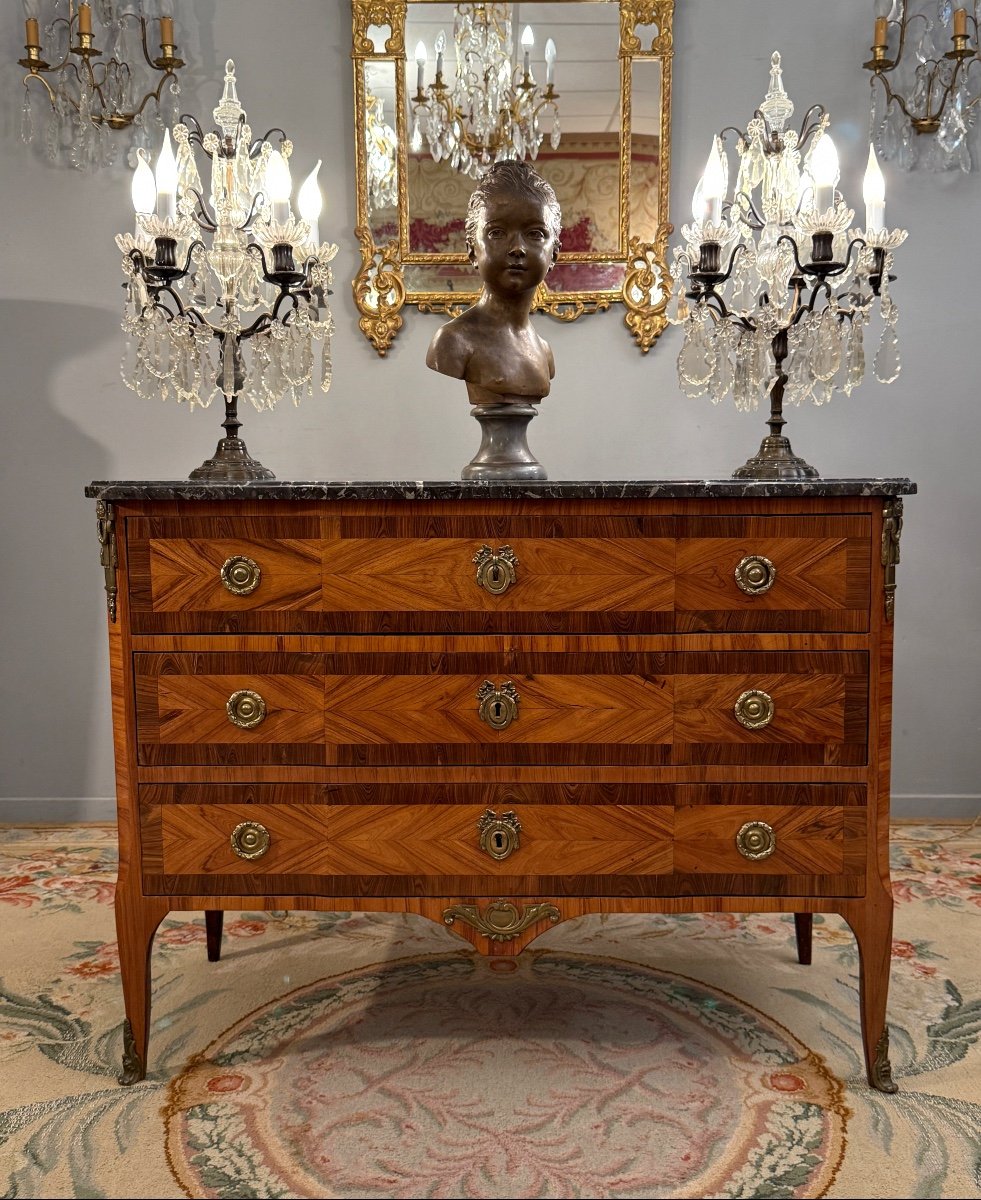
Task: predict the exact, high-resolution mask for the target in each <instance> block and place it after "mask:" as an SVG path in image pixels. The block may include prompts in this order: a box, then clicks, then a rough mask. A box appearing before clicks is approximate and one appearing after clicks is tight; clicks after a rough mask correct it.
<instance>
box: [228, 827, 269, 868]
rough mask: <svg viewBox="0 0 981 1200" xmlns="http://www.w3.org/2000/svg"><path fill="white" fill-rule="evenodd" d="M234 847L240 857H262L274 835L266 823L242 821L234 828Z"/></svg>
mask: <svg viewBox="0 0 981 1200" xmlns="http://www.w3.org/2000/svg"><path fill="white" fill-rule="evenodd" d="M230 840H231V843H232V849H233V850H234V851H235V853H236V854H237V855H238V856H239V858H247V859H250V860H251V859H253V858H262V856H263V855H264V854H265V853H266V851H267V850H268V849H269V846H270V845H271V843H272V837H271V835H270V833H269V830H268V829H267V828H266V827H265V825H260V824H259V822H258V821H242V822H241V824H239V825H236V826H235V828H234V829H233V830H232V836H231V839H230Z"/></svg>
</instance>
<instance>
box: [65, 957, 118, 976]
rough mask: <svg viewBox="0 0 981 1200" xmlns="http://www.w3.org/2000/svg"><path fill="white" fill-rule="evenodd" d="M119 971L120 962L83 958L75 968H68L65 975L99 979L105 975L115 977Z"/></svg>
mask: <svg viewBox="0 0 981 1200" xmlns="http://www.w3.org/2000/svg"><path fill="white" fill-rule="evenodd" d="M118 970H119V960H118V959H117V960H116V961H115V962H112V961H111V960H109V959H106V958H83V959H82V961H81V962H78V963H75V965H74V966H71V967H66V968H65V974H67V975H77V976H78V977H79V978H80V979H98V978H100V977H101V976H103V975H114V974H115V973H116V972H117V971H118Z"/></svg>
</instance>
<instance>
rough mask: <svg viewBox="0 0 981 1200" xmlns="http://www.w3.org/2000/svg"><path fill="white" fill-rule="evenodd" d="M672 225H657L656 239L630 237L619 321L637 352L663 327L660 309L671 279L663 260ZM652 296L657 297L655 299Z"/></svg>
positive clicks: (645, 348)
mask: <svg viewBox="0 0 981 1200" xmlns="http://www.w3.org/2000/svg"><path fill="white" fill-rule="evenodd" d="M673 231H674V226H673V225H669V224H665V225H661V226H660V227H659V229H658V231H657V240H656V241H654V242H642V241H640V239H639V238H631V239H630V255H629V264H630V265H629V267H628V269H627V275H626V278H625V279H624V281H623V303H624V306H625V308H626V310H627V315H626V316H625V317H624V318H623V323H624V325H626V327H627V328H628V329H629V330H630V332H631V333H632V334H633V335H634V340H635V341H636V343H637V345H638V346H639V347H640V349H641V352H642V353H643V354H646V353H647V352H648V350H650V348H651V346H653V345H654V343H655V342H656V341H657V339H658V338H659V337H660V336H661V334H662V333H663V332H664V330H665V329H666V328H667V324H668V319H667V317H666V316H665V315H664V311H665V309H666V308H667V306H668V297H669V296H670V295H671V286H672V279H671V275H670V273H669V271H668V270H667V268H666V266H665V265H664V263H665V255H666V253H667V245H668V236H669V235H670V234H671V233H672V232H673ZM654 296H657V297H658V298H657V299H656V300H655V299H654Z"/></svg>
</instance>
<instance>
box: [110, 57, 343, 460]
mask: <svg viewBox="0 0 981 1200" xmlns="http://www.w3.org/2000/svg"><path fill="white" fill-rule="evenodd" d="M214 119H215V123H216V124H217V126H218V128H217V129H215V130H213V131H212V132H210V133H207V134H206V133H204V132H203V131H202V129H201V126H200V125H199V124H198V122H197V121H196V120H194V118H193V117H189V116H186V115H185V116H183V117H182V120H181V123H180V124H178V125H176V126H175V127H174V140H175V141H176V142H177V155H176V157H175V155H174V153H173V151H172V149H171V144H170V133H169V131H168V132H167V133H166V134H165V135H164V144H163V148H162V150H161V152H160V157H159V158H158V160H157V165H156V177H155V178H154V173H153V172H152V171H151V170H150V166H149V164H148V162H147V161H146V158H145V156H143V155H142V152H141V159H140V163H139V165H138V166H137V168H136V173H135V175H134V177H133V204H134V207H135V208H136V234H135V236H134V235H132V234H128V233H127V234H121V235H120V236H119V237H117V238H116V244H117V246H118V247H119V249H120V250H121V251H122V253H123V262H122V266H123V271H124V273H125V275H126V278H127V303H126V311H125V315H124V318H123V329H124V331H125V332H126V335H127V346H126V353H125V357H124V359H123V364H122V374H123V381H124V382H125V383H126V385H127V386H128V387H130V388H132V389H133V390H134V391H135V392H137V393H138V394H139V395H140V396H144V397H150V396H159V397H160V398H161V399H163V400H166V399H167V397H168V396H170V395H173V396H174V397H175V398H176V399H177V400H178V402H181V401H186V402H187V403H188V404H189V405H190V406H191V407H192V408H193V407H194V406H195V405H202V406H204V407H207V405H209V404H210V403H211V401H212V399H213V398H214V397H215V396H216V395H219V394H220V395H222V396H223V397H224V401H225V419H224V421H223V422H222V426H223V428H224V429H225V433H226V436H225V437H224V438H222V439H221V441H220V442H219V443H218V449H217V451H216V453H215V455H214V457H213V458H211V459H209V460H208V461H207V462H205V463H204V464H203V465H202V466H200V467H198V468H197V469H196V470H194V471H192V472H191V476H190V478H191V479H202V480H207V481H209V482H227V483H244V482H248V481H250V480H253V479H271V478H273V473H272V472H271V471H269V470H268V469H267V468H266V467H263V466H262V465H261V463H258V462H256V461H255V459H253V458H252V457H251V456H250V455H249V453H248V451H247V450H246V447H245V443H244V442H243V441H242V439H241V438H240V437H239V436H238V431H239V429H240V428H241V421H240V420H239V418H238V400H239V397H240V396H245V397H247V398H248V399H249V400H251V402H252V404H253V406H254V407H255V408H256V409H259V410H261V409H263V408H272V407H273V406H274V405H275V404H276V402H277V401H278V400H279V399H280V398H281V397H282V396H283V395H288V396H291V397H292V399H293V401H294V403H296V402H297V401H298V400H299V398H300V396H301V395H302V394H303V393H304V392H308V393H309V392H312V390H313V378H314V369H315V363H316V355H315V347H316V345H317V344H318V343H319V344H321V345H322V346H323V354H322V361H321V367H320V372H319V378H320V384H321V386H322V388H323V390H324V391H325V392H326V391H327V389H328V388H329V386H330V379H331V360H330V349H329V346H330V334H331V331H332V328H333V321H332V319H331V314H330V310H329V309H328V308H327V306H326V302H325V301H324V299H323V297H324V294H325V293H326V291H327V289H328V287H329V285H330V278H331V273H330V266H329V265H328V264H329V263H330V261H331V259H332V258H333V257H334V255H335V254H336V253H337V247H336V246H334V245H330V244H328V243H326V242H321V241H320V233H319V228H318V220H319V217H320V211H321V206H322V203H323V201H322V197H321V194H320V189H319V187H318V186H317V180H316V176H317V171H318V170H319V168H320V163H319V162H318V163H317V165H316V167H314V169H313V170H312V171H311V172H310V174H309V176H308V177H307V179H306V181H305V183H304V184H303V185H302V187H301V188H300V190H299V194H298V197H297V204H298V207H299V210H300V219H299V220H297V218H296V217H294V215H293V212H292V209H291V208H290V193H291V192H292V180H291V178H290V173H289V167H288V165H287V159H288V158H289V156H290V154H291V153H292V149H293V146H292V143H291V142H290V141H288V140H287V138H286V137H285V135H284V134H283V132H282V130H279V129H277V130H271V131H270V132H269V133H267V134H266V135H265V137H262V138H256V139H255V140H253V137H252V130H251V129H250V128H249V125H248V123H247V121H246V116H245V110H244V109H243V108H242V105H241V104H240V103H239V99H238V95H237V92H236V84H235V64H234V63H233V62H232V61H231V59H229V60H228V62H227V63H226V64H225V88H224V92H223V94H222V97H221V101H220V102H219V104H218V106H217V108H215V110H214ZM273 134H278V135H279V137H280V141H279V145H278V148H275V149H274V148H273V146H272V144H271V138H272V137H273ZM195 146H198V147H199V148H200V149H201V150H202V151H203V153H204V154H205V156H206V157H207V158H208V159H210V165H211V180H210V187H209V189H208V191H207V193H206V192H205V189H204V186H203V185H202V182H201V176H200V175H199V173H198V168H197V164H196V162H195V154H194V147H195Z"/></svg>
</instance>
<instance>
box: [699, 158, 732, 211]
mask: <svg viewBox="0 0 981 1200" xmlns="http://www.w3.org/2000/svg"><path fill="white" fill-rule="evenodd" d="M726 185H727V180H726V169H725V164H724V163H723V161H722V155H721V154H720V153H719V143H718V140H717V139H716V138H713V139H712V149H711V151H710V153H709V156H708V160H707V161H706V163H705V170H704V171H703V173H702V211H703V213H704V217H703V219H704V220H707V221H709V222H711V224H713V225H718V223H719V221H721V219H722V201H723V200H724V199H725V195H726Z"/></svg>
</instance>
